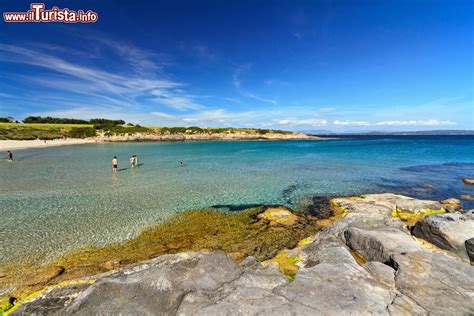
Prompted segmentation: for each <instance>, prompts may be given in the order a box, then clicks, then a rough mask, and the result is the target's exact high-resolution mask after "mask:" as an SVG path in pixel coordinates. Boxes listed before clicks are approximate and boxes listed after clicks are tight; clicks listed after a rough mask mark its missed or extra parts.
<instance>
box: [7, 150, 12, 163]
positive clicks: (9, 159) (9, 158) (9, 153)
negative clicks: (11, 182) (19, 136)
mask: <svg viewBox="0 0 474 316" xmlns="http://www.w3.org/2000/svg"><path fill="white" fill-rule="evenodd" d="M7 160H8V161H10V162H12V161H13V154H12V152H11V151H7Z"/></svg>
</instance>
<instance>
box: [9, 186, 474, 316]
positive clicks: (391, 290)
mask: <svg viewBox="0 0 474 316" xmlns="http://www.w3.org/2000/svg"><path fill="white" fill-rule="evenodd" d="M318 205H319V206H321V207H323V208H329V209H330V210H331V212H330V213H326V212H323V213H321V212H317V214H318V215H319V216H317V217H313V216H312V215H309V214H307V215H303V214H299V213H294V211H293V210H291V209H288V208H285V207H282V206H268V205H267V206H261V207H258V208H253V209H247V210H246V211H243V213H236V214H227V215H225V213H220V212H216V211H215V210H211V209H202V210H196V211H190V212H188V213H185V214H182V215H180V216H184V217H183V218H181V219H180V218H176V219H175V220H171V221H169V222H168V223H165V224H164V225H160V226H157V227H154V228H151V229H148V230H145V231H144V232H143V233H142V234H141V236H139V237H138V238H136V239H134V240H130V241H128V242H126V243H121V244H115V245H110V246H105V247H92V248H87V249H82V250H80V251H77V252H71V253H69V254H67V255H65V256H62V257H60V258H58V259H59V260H53V262H50V263H49V264H46V266H43V268H42V269H41V270H40V271H37V272H38V273H33V274H32V275H30V276H28V277H25V278H24V280H23V282H24V283H23V282H20V280H19V279H18V278H17V276H18V275H17V274H18V271H20V270H19V269H18V268H19V267H18V268H16V269H15V270H14V271H15V274H16V275H15V278H14V279H15V280H14V279H11V281H13V283H12V284H10V285H11V286H7V288H10V289H11V290H12V291H11V292H9V293H7V292H5V293H3V294H4V295H6V296H4V297H0V298H1V299H2V300H3V302H6V303H5V304H4V308H5V310H6V311H7V314H9V313H12V314H15V315H16V314H18V315H20V314H22V313H25V312H26V313H30V312H35V311H39V310H41V311H43V312H44V311H45V310H47V311H49V312H58V311H61V312H66V313H69V312H71V311H76V310H75V309H74V308H76V307H78V306H79V308H80V310H81V309H82V310H83V311H84V310H85V311H88V309H91V310H92V311H94V312H97V311H100V310H101V308H103V307H104V306H105V307H107V306H108V305H107V304H108V303H109V301H110V299H111V297H112V298H116V297H117V296H116V294H115V291H116V288H117V287H118V288H119V289H120V291H123V292H126V293H128V291H131V293H135V294H136V290H137V289H136V287H133V288H130V287H129V283H128V282H127V281H126V280H125V281H124V278H134V284H136V283H137V282H138V283H137V284H141V285H143V287H141V288H140V289H142V288H143V290H142V291H143V294H144V295H145V294H148V293H149V291H153V288H154V287H153V288H150V287H147V286H146V285H147V284H150V282H155V281H159V282H161V283H160V286H162V283H163V282H165V281H162V280H166V282H167V283H166V284H165V285H166V286H167V287H166V290H163V289H162V288H159V289H158V292H159V293H157V295H161V296H164V297H163V298H162V299H163V300H165V301H166V302H168V301H169V293H174V292H176V291H179V289H180V288H181V287H179V286H168V285H167V284H169V283H170V282H175V281H176V280H178V281H176V282H181V281H179V280H180V279H179V277H178V278H177V279H176V277H175V276H176V275H178V274H182V273H184V274H186V275H188V274H189V273H191V275H193V278H192V280H193V282H197V283H196V284H208V283H206V282H208V280H209V278H211V279H212V280H215V279H217V280H220V278H221V277H222V275H224V276H226V275H228V274H232V272H233V271H234V272H235V270H238V271H237V272H239V273H237V272H236V274H238V275H237V276H236V277H235V278H231V279H230V281H228V282H227V281H222V282H221V283H222V284H221V283H219V286H212V288H211V289H210V290H212V291H211V292H212V293H211V294H212V295H210V296H209V297H208V298H206V299H207V300H210V302H207V301H205V302H206V304H205V305H202V304H200V305H198V306H194V305H191V307H192V308H194V309H195V310H201V309H206V308H208V307H209V306H214V305H215V304H220V303H219V302H220V300H219V298H220V297H221V296H222V295H221V294H222V292H224V293H227V294H228V292H230V293H234V294H236V295H238V294H239V293H241V291H242V290H245V291H247V288H249V289H253V290H255V288H259V289H260V288H262V289H264V290H267V291H268V289H267V288H270V289H271V290H273V289H276V291H283V290H286V293H287V294H288V293H289V294H292V295H289V294H288V295H285V296H284V297H285V299H286V300H288V301H289V302H290V303H292V304H299V303H298V302H299V301H298V299H296V298H295V297H294V296H295V295H304V296H305V297H306V299H307V300H313V299H314V298H315V297H318V296H319V295H322V296H325V298H324V300H330V302H331V303H330V304H326V305H324V306H323V311H335V310H334V308H333V307H332V306H335V305H337V304H338V302H339V301H340V300H341V298H340V295H339V293H340V291H343V290H344V291H353V294H351V296H350V297H349V298H348V299H347V304H346V305H347V308H346V309H347V311H354V308H355V307H354V306H353V304H354V297H357V298H358V300H357V302H358V303H357V304H358V305H357V306H359V305H360V307H357V308H358V309H357V310H360V311H364V312H365V311H373V312H379V311H380V310H387V308H390V310H392V309H394V310H396V309H399V311H404V312H407V311H410V313H412V312H414V311H420V310H423V311H432V310H437V309H438V308H439V304H438V301H442V303H443V305H442V306H443V308H444V309H446V310H447V311H453V310H456V311H458V310H459V309H461V310H463V311H467V310H470V308H472V303H469V302H467V301H466V300H465V297H466V295H468V294H469V286H468V285H469V284H470V281H469V280H470V279H472V274H471V273H472V271H474V270H473V267H472V265H473V264H474V262H473V257H472V251H471V250H469V249H470V248H469V247H468V244H466V245H464V243H460V242H459V241H463V240H464V239H465V238H469V237H470V236H471V235H470V231H471V230H470V228H468V227H465V226H466V225H470V226H469V227H472V225H474V213H472V211H470V212H469V211H467V212H466V211H465V210H464V211H463V208H462V205H461V204H460V203H459V201H456V200H454V199H447V200H442V201H434V200H419V199H415V198H411V197H408V196H402V195H396V194H393V193H382V194H367V195H359V196H348V197H334V198H331V199H329V200H328V201H327V202H326V203H325V202H321V201H319V203H318ZM324 205H326V206H325V207H324ZM203 211H204V212H205V214H203V213H202V212H203ZM203 215H210V217H209V216H203ZM321 215H322V216H321ZM328 215H329V217H327V216H328ZM320 216H321V217H320ZM210 218H212V220H209V219H210ZM183 219H185V220H184V221H183ZM189 220H190V222H192V223H194V225H188V224H185V225H183V223H185V222H186V223H188V222H189ZM446 221H447V222H448V223H449V225H450V226H452V228H453V229H452V230H446V231H445V230H443V234H444V235H442V236H444V238H445V239H446V240H447V241H448V242H449V243H450V244H449V247H448V246H445V245H444V243H443V242H440V241H439V238H437V237H436V236H432V235H430V233H429V230H424V229H422V228H423V227H425V226H426V225H428V226H429V225H435V226H436V225H437V223H438V222H439V223H442V222H443V223H444V222H446ZM203 224H204V226H205V227H203ZM193 227H194V228H193ZM430 227H431V226H430ZM241 230H243V231H244V232H242V231H241ZM454 231H456V232H457V233H456V234H453V232H454ZM170 232H173V233H174V235H175V236H174V237H173V238H171V239H170V238H169V237H170V234H169V233H170ZM185 232H186V233H187V234H184V233H185ZM296 233H298V236H295V234H296ZM189 234H190V235H191V236H193V240H195V243H189V240H188V238H187V237H186V238H183V236H185V235H186V236H188V235H189ZM249 234H251V235H252V236H249ZM468 235H469V236H468ZM466 236H467V237H466ZM157 237H158V238H157ZM236 237H237V238H236ZM209 238H211V239H213V240H209ZM275 238H276V239H275ZM150 240H153V242H152V243H150V242H149V241H150ZM443 240H444V239H443ZM256 241H258V242H256ZM270 241H271V242H270ZM223 242H224V243H223ZM145 245H146V246H147V247H146V248H147V249H146V250H145V249H144V247H142V246H145ZM221 245H224V246H225V247H224V248H222V247H221ZM236 246H238V248H237V249H236ZM131 250H133V251H131ZM144 250H145V251H144ZM134 251H140V252H142V251H144V252H143V253H140V254H136V253H134ZM76 258H77V259H76ZM469 261H471V262H469ZM183 263H184V264H183ZM204 265H205V266H204ZM203 266H204V267H205V268H203ZM92 267H95V268H92ZM412 267H415V268H412ZM433 267H435V269H434V268H433ZM453 268H454V269H455V270H456V273H455V274H453V272H452V270H453ZM183 269H184V270H185V272H183ZM420 269H421V271H422V272H420ZM188 270H191V272H190V271H188ZM194 270H198V272H196V273H194V272H193V271H194ZM320 270H321V271H320ZM425 270H428V271H429V273H425V272H424V271H425ZM24 272H26V271H24ZM30 272H31V271H30ZM3 273H4V275H3V281H4V282H5V281H6V278H8V277H7V274H8V272H7V271H4V272H3ZM163 273H165V276H163ZM432 274H435V276H436V277H435V278H433V277H432ZM127 275H133V276H132V277H127ZM328 275H330V278H329V279H328ZM354 275H356V277H354ZM469 275H471V276H469ZM137 276H138V277H137ZM173 276H174V277H173ZM267 278H269V279H268V280H267ZM349 278H350V279H351V280H352V281H351V283H350V284H348V283H347V280H348V279H349ZM175 279H176V280H175ZM188 279H189V277H186V280H188ZM254 279H256V280H257V281H252V280H254ZM0 280H1V279H0ZM110 280H113V281H114V282H112V283H113V284H114V287H113V288H110V287H108V284H109V283H108V282H109V281H110ZM115 280H117V282H115ZM186 280H185V281H183V282H188V281H186ZM262 280H266V281H265V282H264V283H263V285H262V283H261V282H262ZM438 280H440V281H438ZM17 282H18V283H17ZM249 282H251V283H249ZM255 282H257V283H255ZM321 282H323V285H322V286H321ZM6 283H7V284H8V282H6ZM188 283H189V282H188ZM188 283H184V284H185V285H189V284H188ZM254 283H255V284H254ZM153 284H155V283H153ZM173 284H174V283H173ZM193 284H194V283H193ZM224 284H229V285H230V288H229V289H227V290H223V287H221V286H220V285H224ZM314 284H316V285H314ZM419 284H423V285H425V286H415V285H419ZM15 285H16V286H20V287H19V288H18V287H17V288H16V290H14V288H15ZM324 285H327V286H324ZM12 286H13V287H12ZM413 286H415V287H413ZM295 287H296V288H295ZM453 287H456V288H457V289H458V291H455V292H453V291H451V292H450V291H448V290H449V289H451V288H453ZM301 288H304V289H306V288H309V289H311V291H301ZM417 288H420V289H421V290H416V289H417ZM425 288H428V289H429V288H433V289H434V290H430V291H431V292H430V293H429V295H426V293H425V291H426V290H425ZM439 288H442V289H443V290H444V291H442V292H441V293H442V294H439V291H438V290H437V289H439ZM97 289H99V290H97ZM191 289H194V287H192V286H191ZM57 291H59V292H61V293H62V294H61V295H62V296H61V298H62V297H63V296H64V293H66V295H65V297H66V298H67V299H66V300H64V301H61V302H60V304H50V301H51V299H57V298H58V297H57V293H56V292H57ZM315 291H319V292H318V295H316V296H314V295H313V294H308V293H313V292H315ZM327 291H329V293H326V292H327ZM361 291H362V292H363V293H362V294H363V295H362V294H360V293H361ZM437 291H438V292H437ZM90 292H93V293H94V294H92V295H89V293H90ZM191 292H192V291H191ZM214 292H215V293H214ZM272 292H273V291H272ZM380 292H384V293H385V294H384V295H382V296H380ZM121 293H122V292H121ZM163 293H164V294H163ZM252 293H253V292H252ZM265 293H266V292H265ZM277 293H278V292H277ZM296 293H300V294H296ZM301 293H304V294H301ZM446 293H450V294H449V295H447V296H448V297H446ZM96 294H97V295H99V296H100V299H99V300H94V299H92V297H95V295H96ZM405 295H410V297H411V296H415V297H416V300H414V301H411V299H409V298H404V300H402V301H401V302H399V303H397V304H394V303H393V302H394V300H395V299H396V298H397V297H398V298H400V297H402V298H403V297H404V296H405ZM214 296H215V297H214ZM433 296H435V298H434V299H431V297H433ZM78 297H79V298H78ZM381 297H382V299H383V301H382V302H380V300H381ZM246 300H247V296H244V297H243V299H242V300H240V299H239V300H237V301H238V302H237V301H236V302H234V303H235V304H243V306H244V307H245V306H246V305H245V302H246ZM119 301H120V302H121V300H119ZM214 301H216V302H214ZM55 302H56V301H55ZM84 302H86V304H89V306H87V305H84V306H87V307H84V306H82V304H83V303H84ZM419 302H420V303H419ZM79 303H80V304H79ZM130 304H132V306H131V307H130ZM140 304H142V303H140ZM147 304H148V305H147ZM374 304H379V305H380V307H377V308H376V309H374V308H373V305H374ZM122 305H123V306H122ZM122 305H120V308H129V310H130V311H133V310H134V309H135V308H137V306H138V305H136V304H135V305H134V304H133V301H132V303H130V300H127V299H126V300H124V301H123V304H122ZM142 305H143V306H146V308H147V310H148V311H154V310H155V306H154V305H153V304H151V305H150V304H149V303H147V302H145V303H143V304H142ZM142 305H140V307H142ZM178 305H179V306H178V307H182V306H181V303H179V304H178ZM182 305H183V306H185V304H182ZM186 306H187V305H186ZM239 306H240V305H239ZM272 306H273V305H272ZM314 306H315V307H314V308H321V307H320V306H321V305H320V304H315V305H314ZM188 307H189V306H188ZM71 308H73V309H71ZM107 308H108V307H107ZM102 310H103V309H102ZM174 310H176V308H175V309H174ZM316 310H318V311H320V309H316ZM337 311H339V312H340V310H337ZM415 314H417V313H415Z"/></svg>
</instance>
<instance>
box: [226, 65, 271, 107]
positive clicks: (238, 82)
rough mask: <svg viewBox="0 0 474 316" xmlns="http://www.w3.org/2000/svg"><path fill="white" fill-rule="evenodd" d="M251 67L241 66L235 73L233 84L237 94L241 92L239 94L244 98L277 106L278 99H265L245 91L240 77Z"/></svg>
mask: <svg viewBox="0 0 474 316" xmlns="http://www.w3.org/2000/svg"><path fill="white" fill-rule="evenodd" d="M249 67H250V66H248V65H247V66H241V67H238V68H237V69H236V70H235V71H234V74H233V76H232V84H233V85H234V87H235V88H236V89H237V92H239V94H241V95H242V96H244V97H247V98H250V99H254V100H257V101H259V102H263V103H269V104H273V105H276V104H277V103H278V102H277V100H276V99H270V98H265V97H262V96H259V95H257V94H255V93H252V92H249V91H247V90H245V89H244V88H243V87H242V80H241V79H240V75H241V73H242V71H244V70H246V69H248V68H249Z"/></svg>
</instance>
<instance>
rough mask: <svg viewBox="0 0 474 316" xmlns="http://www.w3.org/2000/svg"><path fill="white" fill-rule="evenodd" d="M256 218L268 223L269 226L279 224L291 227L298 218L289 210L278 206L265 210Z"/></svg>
mask: <svg viewBox="0 0 474 316" xmlns="http://www.w3.org/2000/svg"><path fill="white" fill-rule="evenodd" d="M258 218H260V219H264V220H267V221H269V222H270V225H272V224H273V225H274V224H280V225H286V226H291V225H294V224H296V222H297V221H298V218H299V217H298V216H297V215H295V214H293V213H292V212H291V211H290V210H288V209H286V208H284V207H282V206H280V207H270V208H268V209H266V210H265V212H263V213H261V214H259V215H258Z"/></svg>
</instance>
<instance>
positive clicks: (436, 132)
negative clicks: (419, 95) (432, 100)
mask: <svg viewBox="0 0 474 316" xmlns="http://www.w3.org/2000/svg"><path fill="white" fill-rule="evenodd" d="M315 132H316V131H315ZM315 132H313V131H306V132H305V133H307V134H309V135H318V136H321V135H331V136H334V135H408V136H410V135H426V136H429V135H474V130H433V131H411V132H378V131H372V132H342V133H341V132H331V131H322V132H321V133H317V132H316V133H315Z"/></svg>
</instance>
